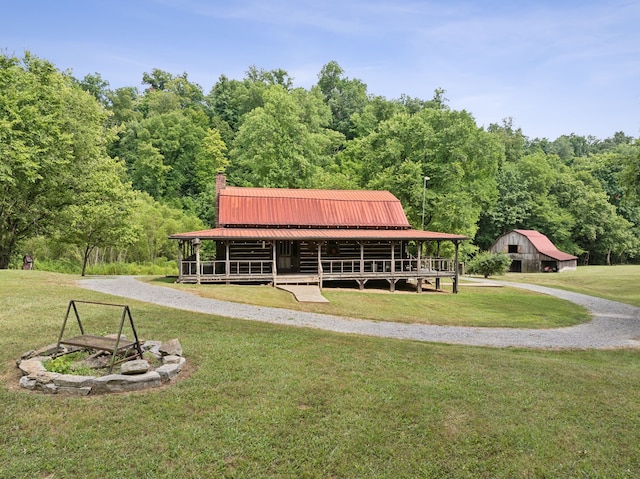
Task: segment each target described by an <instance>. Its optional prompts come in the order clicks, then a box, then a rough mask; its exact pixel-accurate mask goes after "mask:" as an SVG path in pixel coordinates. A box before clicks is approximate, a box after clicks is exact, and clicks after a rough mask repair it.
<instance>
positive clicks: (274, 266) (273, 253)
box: [271, 240, 278, 288]
mask: <svg viewBox="0 0 640 479" xmlns="http://www.w3.org/2000/svg"><path fill="white" fill-rule="evenodd" d="M276 243H277V241H276V240H273V242H272V243H271V259H272V260H273V264H272V266H271V268H272V271H271V274H272V275H273V287H274V288H275V287H276V282H277V281H278V260H277V257H276V251H277V250H278V248H277V245H276Z"/></svg>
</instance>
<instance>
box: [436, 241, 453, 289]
mask: <svg viewBox="0 0 640 479" xmlns="http://www.w3.org/2000/svg"><path fill="white" fill-rule="evenodd" d="M456 247H457V246H456ZM436 258H438V261H439V260H440V241H438V242H437V243H436ZM440 264H442V263H440ZM440 269H442V268H440ZM436 289H440V277H436Z"/></svg>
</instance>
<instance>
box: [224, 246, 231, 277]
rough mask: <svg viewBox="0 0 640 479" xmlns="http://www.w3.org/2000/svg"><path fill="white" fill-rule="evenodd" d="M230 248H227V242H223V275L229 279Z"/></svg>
mask: <svg viewBox="0 0 640 479" xmlns="http://www.w3.org/2000/svg"><path fill="white" fill-rule="evenodd" d="M230 250H231V248H230V247H229V242H228V241H225V242H224V274H225V277H227V278H229V276H230V274H231V260H230V259H229V252H230Z"/></svg>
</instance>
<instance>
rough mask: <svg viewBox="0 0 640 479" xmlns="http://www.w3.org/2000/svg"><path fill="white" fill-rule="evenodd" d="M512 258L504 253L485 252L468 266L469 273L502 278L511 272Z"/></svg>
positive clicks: (478, 255)
mask: <svg viewBox="0 0 640 479" xmlns="http://www.w3.org/2000/svg"><path fill="white" fill-rule="evenodd" d="M509 266H511V258H509V256H507V255H506V254H504V253H491V252H489V251H485V252H483V253H478V254H477V255H476V256H475V257H474V258H473V259H472V260H471V261H469V263H468V265H467V273H469V274H481V275H482V276H484V277H485V278H488V277H489V276H501V275H503V274H505V273H506V272H507V271H509Z"/></svg>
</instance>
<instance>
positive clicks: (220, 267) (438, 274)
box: [178, 258, 457, 291]
mask: <svg viewBox="0 0 640 479" xmlns="http://www.w3.org/2000/svg"><path fill="white" fill-rule="evenodd" d="M199 266H200V267H199V268H198V263H197V262H196V261H182V262H181V264H180V273H181V274H180V276H179V278H178V281H179V282H181V283H198V284H199V283H227V284H231V283H271V284H272V285H274V286H277V285H281V284H309V285H311V284H317V285H319V286H320V287H322V284H323V282H324V281H356V282H357V283H358V284H359V286H360V288H361V289H363V288H364V285H365V284H366V283H367V282H368V281H370V280H386V281H388V282H389V285H390V288H391V290H392V291H393V290H394V289H395V284H396V283H397V282H398V281H401V280H405V281H408V280H411V281H415V282H416V283H417V285H418V291H420V290H421V289H422V283H423V282H424V281H426V280H436V283H437V286H436V287H439V283H440V281H439V280H440V279H441V278H450V279H452V280H453V281H454V285H455V280H456V278H457V274H456V270H455V263H454V261H453V260H451V259H446V258H426V259H423V260H421V261H420V265H419V264H418V260H417V259H413V258H411V259H402V260H390V259H367V260H323V261H321V262H320V263H319V265H318V271H316V272H311V273H304V274H301V273H278V271H277V268H276V267H275V264H274V262H273V261H201V262H200V263H199Z"/></svg>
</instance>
